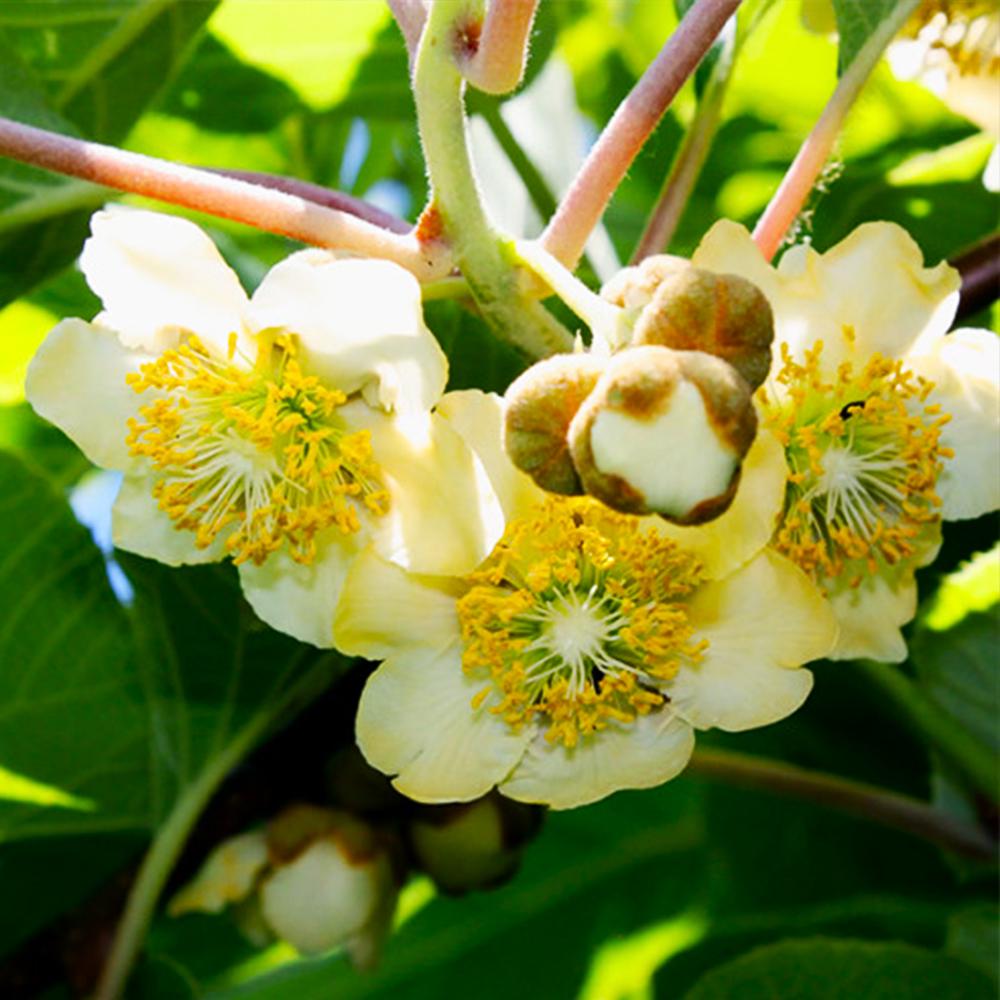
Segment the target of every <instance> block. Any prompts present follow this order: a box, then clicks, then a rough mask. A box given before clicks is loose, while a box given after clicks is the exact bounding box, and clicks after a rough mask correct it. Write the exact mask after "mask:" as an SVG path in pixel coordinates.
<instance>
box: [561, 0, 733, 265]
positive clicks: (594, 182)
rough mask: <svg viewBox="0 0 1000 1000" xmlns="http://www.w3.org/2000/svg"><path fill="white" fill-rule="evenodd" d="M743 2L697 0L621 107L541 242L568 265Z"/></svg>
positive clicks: (575, 257) (574, 262)
mask: <svg viewBox="0 0 1000 1000" xmlns="http://www.w3.org/2000/svg"><path fill="white" fill-rule="evenodd" d="M740 2H741V0H697V3H695V5H694V6H693V7H692V8H691V9H690V10H689V11H688V12H687V14H685V15H684V19H683V20H682V21H681V23H680V24H679V25H678V26H677V30H676V31H675V32H674V33H673V35H671V36H670V38H669V39H668V40H667V43H666V45H664V46H663V48H662V49H661V50H660V54H659V55H658V56H657V57H656V59H655V60H653V62H652V63H651V64H650V66H649V68H648V69H647V70H646V72H645V73H643V75H642V77H641V79H640V80H639V82H638V83H637V84H636V85H635V87H633V89H632V92H631V93H630V94H629V95H628V97H626V98H625V100H624V101H623V102H622V103H621V104H620V105H619V106H618V109H617V110H616V111H615V113H614V115H613V117H612V118H611V121H610V122H608V124H607V126H606V127H605V129H604V131H603V132H602V133H601V135H600V137H599V138H598V140H597V142H596V143H595V144H594V146H593V148H592V149H591V151H590V154H589V155H588V156H587V159H586V160H585V161H584V163H583V166H582V167H581V168H580V171H579V173H578V174H577V175H576V178H575V179H574V181H573V184H572V185H571V187H570V189H569V191H568V192H567V193H566V196H565V197H564V198H563V200H562V202H561V204H560V205H559V207H558V208H557V209H556V214H555V215H554V216H553V217H552V219H551V221H550V222H549V224H548V227H547V228H546V230H545V232H544V233H543V234H542V244H543V246H544V247H545V248H546V250H548V251H549V252H550V253H551V254H553V255H554V256H555V257H557V258H558V259H559V260H561V261H562V262H563V263H564V264H565V265H566V266H567V267H569V268H573V267H575V266H576V263H577V261H578V260H579V259H580V254H581V253H583V248H584V245H585V244H586V242H587V238H588V237H589V236H590V234H591V232H593V229H594V227H595V226H596V225H597V223H598V221H599V220H600V218H601V215H602V214H603V213H604V209H605V208H606V207H607V204H608V202H609V201H610V200H611V196H612V195H613V194H614V192H615V189H616V188H617V187H618V185H619V184H620V183H621V181H622V178H623V177H624V176H625V174H626V172H627V171H628V168H629V167H630V166H631V165H632V161H633V160H634V159H635V158H636V155H637V154H638V153H639V150H640V149H642V146H643V144H644V143H645V141H646V140H647V139H648V138H649V136H650V133H651V132H652V131H653V129H654V128H656V125H657V123H658V122H659V120H660V119H661V118H662V117H663V114H664V112H665V111H666V110H667V108H668V107H669V106H670V102H671V101H672V100H673V99H674V96H675V95H676V94H677V91H679V90H680V89H681V87H682V86H683V85H684V82H685V81H686V80H687V78H688V77H689V76H690V75H691V74H692V73H693V72H694V70H695V68H696V67H697V65H698V63H699V62H701V60H702V58H703V57H704V55H705V53H706V52H707V51H708V50H709V48H710V47H711V45H712V43H713V42H714V41H715V39H716V37H717V36H718V34H719V32H720V31H721V30H722V28H723V25H725V23H726V21H727V20H728V19H729V18H730V17H731V16H732V15H733V13H734V12H735V10H736V8H737V7H739V5H740Z"/></svg>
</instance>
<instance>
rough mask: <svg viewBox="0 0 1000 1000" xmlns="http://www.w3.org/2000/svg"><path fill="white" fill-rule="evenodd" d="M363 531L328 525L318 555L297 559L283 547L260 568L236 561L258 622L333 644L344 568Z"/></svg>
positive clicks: (358, 546) (355, 553)
mask: <svg viewBox="0 0 1000 1000" xmlns="http://www.w3.org/2000/svg"><path fill="white" fill-rule="evenodd" d="M365 542H366V538H365V536H364V535H363V534H362V533H358V534H352V535H345V534H343V533H342V532H341V531H339V530H338V529H336V528H330V529H327V531H325V532H323V534H322V535H321V536H319V537H318V538H317V540H316V558H315V559H314V560H313V561H312V562H311V563H300V562H296V561H295V560H294V559H292V558H291V556H289V555H288V553H287V552H286V551H285V550H284V549H281V550H279V551H277V552H274V553H272V554H271V555H270V556H268V557H267V559H265V560H264V562H263V563H261V565H260V566H256V565H254V564H253V563H252V562H245V563H241V564H240V583H241V585H242V587H243V594H244V596H245V597H246V599H247V601H248V602H249V603H250V607H252V608H253V609H254V611H255V612H256V614H257V617H258V618H260V619H261V621H264V622H267V624H268V625H270V626H271V627H272V628H275V629H277V630H278V631H279V632H285V633H286V634H288V635H291V636H294V637H295V638H296V639H298V640H300V641H301V642H308V643H311V644H312V645H313V646H319V647H320V648H321V649H326V648H329V647H330V646H332V645H333V619H334V615H335V614H336V612H337V602H338V601H339V600H340V599H341V596H342V595H343V593H344V583H345V580H346V579H347V574H348V571H349V570H350V568H351V566H352V565H353V563H354V561H355V560H356V559H357V558H358V556H359V555H360V554H361V551H362V549H363V548H364V545H365Z"/></svg>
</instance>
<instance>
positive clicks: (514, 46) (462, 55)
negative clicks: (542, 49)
mask: <svg viewBox="0 0 1000 1000" xmlns="http://www.w3.org/2000/svg"><path fill="white" fill-rule="evenodd" d="M537 7H538V0H490V2H489V6H488V7H487V9H486V18H485V20H484V21H483V23H482V26H481V31H478V29H477V31H478V33H473V35H472V36H470V40H473V39H474V42H475V44H474V45H473V46H471V48H469V49H467V50H466V51H464V52H463V51H461V50H460V51H459V52H458V57H459V62H458V64H459V67H460V68H461V70H462V75H463V76H464V77H465V79H466V80H468V81H469V83H471V84H472V86H473V87H475V88H476V89H477V90H483V91H485V92H486V93H488V94H506V93H509V92H510V91H512V90H513V89H514V88H515V87H516V86H517V85H518V84H519V83H520V82H521V77H522V76H523V75H524V64H525V62H526V61H527V58H528V38H529V36H530V35H531V23H532V21H533V20H534V18H535V9H536V8H537Z"/></svg>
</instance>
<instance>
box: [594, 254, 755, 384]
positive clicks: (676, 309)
mask: <svg viewBox="0 0 1000 1000" xmlns="http://www.w3.org/2000/svg"><path fill="white" fill-rule="evenodd" d="M602 294H603V295H604V297H605V298H608V297H609V295H611V296H614V297H613V298H612V299H611V300H612V301H614V302H616V303H617V304H621V305H626V306H628V307H631V308H635V309H640V310H641V311H640V313H639V315H638V317H637V319H636V323H635V327H634V330H633V333H632V344H633V345H635V346H638V345H641V344H658V345H660V346H661V347H672V348H674V350H678V351H704V352H705V353H706V354H714V355H715V356H716V357H718V358H722V359H723V360H724V361H728V362H729V363H730V364H731V365H732V366H733V367H734V368H735V369H736V370H737V371H738V372H739V373H740V374H741V375H742V376H743V378H745V379H746V380H747V383H748V384H749V385H750V388H751V390H754V389H756V388H757V387H758V386H759V385H760V384H761V383H762V382H763V381H764V379H765V378H767V373H768V371H769V369H770V367H771V341H772V340H773V339H774V317H773V315H772V312H771V306H770V304H769V303H768V301H767V299H766V298H765V297H764V294H763V292H761V291H760V289H759V288H757V286H756V285H754V284H753V283H752V282H750V281H747V280H746V278H740V277H738V276H737V275H735V274H715V273H714V272H712V271H704V270H702V269H701V268H697V267H692V266H691V265H690V264H688V263H687V262H686V261H683V260H681V259H680V258H678V257H668V256H656V257H648V258H647V259H646V260H644V261H643V262H642V263H641V264H640V265H638V266H637V267H630V268H626V269H625V270H624V271H622V272H621V273H620V274H618V275H616V276H615V278H613V279H612V281H610V282H609V283H608V284H607V285H606V286H605V288H604V291H603V292H602Z"/></svg>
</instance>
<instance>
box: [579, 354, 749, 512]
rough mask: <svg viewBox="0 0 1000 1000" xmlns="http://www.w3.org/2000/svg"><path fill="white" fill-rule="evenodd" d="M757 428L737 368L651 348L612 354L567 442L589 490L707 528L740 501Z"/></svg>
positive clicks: (619, 506) (624, 507) (611, 501)
mask: <svg viewBox="0 0 1000 1000" xmlns="http://www.w3.org/2000/svg"><path fill="white" fill-rule="evenodd" d="M756 432H757V417H756V414H755V412H754V408H753V402H752V400H751V398H750V390H749V388H748V387H747V384H746V382H745V381H744V380H743V378H742V377H741V376H740V375H738V374H737V373H736V371H735V370H734V369H733V368H732V366H731V365H729V364H727V363H726V362H725V361H722V360H720V359H719V358H716V357H713V356H712V355H710V354H705V353H703V352H701V351H673V350H670V349H668V348H665V347H654V346H644V347H632V348H629V349H627V350H625V351H622V352H621V353H620V354H616V355H615V356H614V357H613V358H612V359H611V361H610V362H609V363H608V365H607V368H606V369H605V372H604V374H603V375H602V376H601V378H600V380H599V381H598V383H597V385H596V386H595V388H594V391H593V392H592V393H591V394H590V396H589V397H588V398H587V400H586V402H585V403H584V404H583V405H582V406H581V407H580V409H579V411H578V412H577V415H576V416H575V417H574V418H573V423H572V424H571V425H570V431H569V439H570V448H571V453H572V456H573V462H574V464H575V466H576V469H577V472H578V474H579V476H580V480H581V482H582V483H583V486H584V488H585V489H586V491H587V493H589V494H590V495H591V496H594V497H596V498H597V499H598V500H600V501H602V502H603V503H605V504H607V505H608V506H609V507H612V508H613V509H615V510H619V511H622V512H624V513H626V514H651V513H656V514H660V515H661V516H662V517H664V518H665V519H666V520H668V521H673V522H674V523H676V524H701V523H703V522H705V521H711V520H712V519H714V518H716V517H718V516H719V515H720V514H722V513H723V512H724V511H725V510H726V508H728V507H729V505H730V503H731V502H732V499H733V496H734V495H735V493H736V487H737V485H738V483H739V475H740V467H741V463H742V461H743V457H744V456H745V455H746V453H747V451H748V450H749V448H750V445H751V444H752V443H753V439H754V436H755V435H756Z"/></svg>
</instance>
